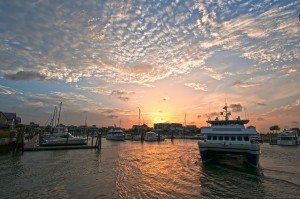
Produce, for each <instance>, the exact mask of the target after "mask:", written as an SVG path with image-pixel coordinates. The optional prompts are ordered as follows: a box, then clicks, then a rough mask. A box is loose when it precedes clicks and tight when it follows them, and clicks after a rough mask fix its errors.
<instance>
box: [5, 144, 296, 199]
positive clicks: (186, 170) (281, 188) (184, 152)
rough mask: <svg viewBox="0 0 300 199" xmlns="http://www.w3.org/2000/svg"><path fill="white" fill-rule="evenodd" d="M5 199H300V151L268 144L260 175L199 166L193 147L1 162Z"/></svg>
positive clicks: (142, 147)
mask: <svg viewBox="0 0 300 199" xmlns="http://www.w3.org/2000/svg"><path fill="white" fill-rule="evenodd" d="M0 179H1V180H0V187H1V188H0V198H299V196H300V147H281V146H277V145H269V144H263V145H262V146H261V157H260V167H259V168H258V169H256V168H253V167H251V166H249V165H247V164H243V163H242V162H241V161H239V160H237V159H236V160H233V159H224V160H221V161H219V162H211V163H209V164H207V165H205V166H204V165H203V164H202V163H201V158H200V156H199V151H198V148H197V141H196V140H174V141H173V142H172V141H170V140H166V141H164V142H160V143H157V142H153V143H147V142H144V143H141V142H131V141H125V142H113V141H106V140H104V139H103V142H102V150H101V151H99V152H98V151H97V150H94V149H86V150H63V151H39V152H25V153H24V154H23V155H16V156H12V155H1V156H0Z"/></svg>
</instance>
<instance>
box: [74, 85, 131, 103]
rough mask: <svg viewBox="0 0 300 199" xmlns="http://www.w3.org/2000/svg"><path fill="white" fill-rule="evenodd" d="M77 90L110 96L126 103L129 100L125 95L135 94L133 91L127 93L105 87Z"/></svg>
mask: <svg viewBox="0 0 300 199" xmlns="http://www.w3.org/2000/svg"><path fill="white" fill-rule="evenodd" d="M78 89H81V90H89V91H91V92H92V93H98V94H102V95H111V96H116V97H117V99H119V100H122V101H128V100H130V98H129V97H128V96H126V95H134V94H135V92H133V91H127V90H124V89H122V90H119V89H114V90H112V89H108V88H106V87H102V86H100V87H79V88H78Z"/></svg>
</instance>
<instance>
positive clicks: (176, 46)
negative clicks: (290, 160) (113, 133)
mask: <svg viewBox="0 0 300 199" xmlns="http://www.w3.org/2000/svg"><path fill="white" fill-rule="evenodd" d="M299 14H300V1H295V0H287V1H285V0H264V1H260V0H250V1H247V0H224V1H223V0H214V1H213V0H205V1H204V0H203V1H199V0H198V1H197V0H184V1H183V0H168V1H167V0H166V1H158V0H157V1H149V0H116V1H114V0H94V1H71V0H69V1H67V0H64V1H61V0H51V1H50V0H48V1H47V0H30V1H24V0H21V1H20V0H10V1H5V0H0V111H4V112H16V113H17V115H19V116H20V117H21V118H22V123H25V124H27V123H29V122H31V121H33V122H36V123H39V124H40V125H46V124H49V120H50V118H51V115H52V114H53V110H54V107H55V106H58V105H59V103H60V102H62V111H61V121H62V123H64V124H66V125H70V124H74V125H83V124H85V120H86V121H87V124H88V125H93V124H94V125H97V126H99V127H101V126H111V125H114V124H116V125H121V126H122V127H124V128H130V127H131V126H132V125H133V124H138V122H139V120H138V118H139V116H138V115H139V114H138V113H139V111H138V109H139V108H140V110H141V123H146V124H147V125H149V126H153V123H159V122H178V123H185V114H186V124H187V125H197V127H201V126H205V125H206V120H207V119H208V118H211V119H213V118H215V117H217V116H218V114H219V113H220V111H222V108H223V106H224V104H225V102H226V103H227V104H228V106H229V109H230V111H231V112H232V119H235V118H237V117H238V116H241V118H248V119H250V123H249V125H253V126H256V127H257V130H258V131H259V132H263V133H265V132H267V131H268V130H269V127H270V126H272V125H279V126H280V127H281V128H282V129H283V128H291V127H300V116H299V115H300V89H299V87H300V76H299V74H300V50H299V49H300V48H299V47H300V37H299V35H300V19H299ZM219 117H220V116H219Z"/></svg>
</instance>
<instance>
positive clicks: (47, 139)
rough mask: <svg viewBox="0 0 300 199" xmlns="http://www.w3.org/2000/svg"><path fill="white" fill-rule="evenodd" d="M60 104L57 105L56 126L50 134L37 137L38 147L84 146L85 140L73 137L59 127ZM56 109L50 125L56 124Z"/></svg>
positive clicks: (65, 129) (63, 127) (62, 126)
mask: <svg viewBox="0 0 300 199" xmlns="http://www.w3.org/2000/svg"><path fill="white" fill-rule="evenodd" d="M61 106H62V102H61V103H60V105H59V113H58V119H57V125H55V126H54V127H52V129H51V132H50V133H44V134H42V135H40V136H39V145H40V146H58V145H85V144H87V140H86V139H84V138H77V137H74V136H73V135H72V134H71V133H69V132H68V129H67V128H66V127H65V126H64V125H60V124H59V122H60V113H61ZM56 114H57V108H56V107H55V108H54V112H53V117H52V121H51V125H52V126H53V124H56Z"/></svg>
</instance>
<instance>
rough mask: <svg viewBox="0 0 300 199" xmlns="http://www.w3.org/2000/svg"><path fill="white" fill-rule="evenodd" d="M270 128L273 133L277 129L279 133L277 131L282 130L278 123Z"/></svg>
mask: <svg viewBox="0 0 300 199" xmlns="http://www.w3.org/2000/svg"><path fill="white" fill-rule="evenodd" d="M270 130H271V131H273V133H274V131H276V133H277V131H279V130H280V127H279V126H278V125H274V126H271V127H270Z"/></svg>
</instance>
